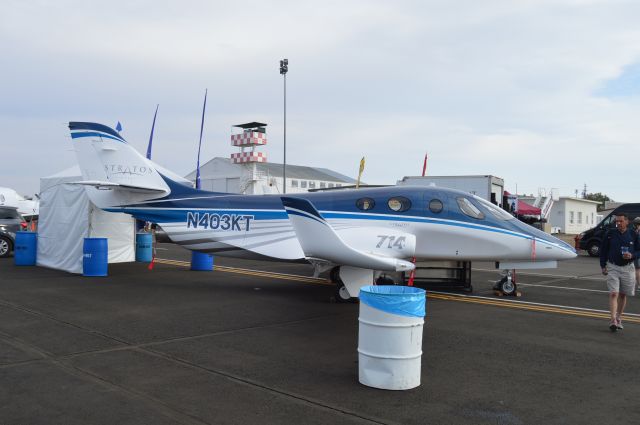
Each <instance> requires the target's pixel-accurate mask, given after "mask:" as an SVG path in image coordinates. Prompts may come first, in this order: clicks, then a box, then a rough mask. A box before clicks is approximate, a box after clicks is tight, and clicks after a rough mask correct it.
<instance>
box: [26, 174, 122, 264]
mask: <svg viewBox="0 0 640 425" xmlns="http://www.w3.org/2000/svg"><path fill="white" fill-rule="evenodd" d="M79 180H82V176H81V174H80V170H79V168H78V167H77V166H76V167H72V168H69V169H67V170H64V171H62V172H60V173H57V174H54V175H52V176H49V177H43V178H41V179H40V220H39V222H38V255H37V260H36V264H37V265H38V266H43V267H50V268H54V269H59V270H65V271H68V272H71V273H82V254H83V252H82V247H83V244H84V238H86V237H101V238H107V239H108V248H109V253H108V258H109V259H108V261H109V263H119V262H127V261H134V260H135V220H134V219H133V218H132V217H130V216H129V215H127V214H120V213H109V212H105V211H102V210H100V209H99V208H97V207H96V206H95V205H93V204H92V203H91V201H90V200H89V197H88V196H87V194H86V192H85V188H84V187H83V186H79V185H74V184H69V183H71V182H75V181H79Z"/></svg>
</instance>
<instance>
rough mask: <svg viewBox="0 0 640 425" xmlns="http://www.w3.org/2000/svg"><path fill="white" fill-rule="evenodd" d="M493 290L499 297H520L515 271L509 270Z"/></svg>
mask: <svg viewBox="0 0 640 425" xmlns="http://www.w3.org/2000/svg"><path fill="white" fill-rule="evenodd" d="M493 290H494V292H495V294H496V295H498V296H500V297H501V296H505V295H506V296H515V297H517V296H520V293H519V292H518V285H517V283H516V274H515V270H513V271H512V270H507V271H506V273H505V275H504V276H503V277H502V278H501V279H500V280H499V281H497V282H496V284H495V285H494V286H493Z"/></svg>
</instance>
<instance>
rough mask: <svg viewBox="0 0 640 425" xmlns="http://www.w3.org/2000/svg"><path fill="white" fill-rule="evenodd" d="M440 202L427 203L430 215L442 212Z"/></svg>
mask: <svg viewBox="0 0 640 425" xmlns="http://www.w3.org/2000/svg"><path fill="white" fill-rule="evenodd" d="M443 207H444V206H443V205H442V201H441V200H440V199H432V200H430V201H429V211H431V212H432V213H435V214H438V213H440V212H442V208H443Z"/></svg>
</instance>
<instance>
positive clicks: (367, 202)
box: [356, 198, 376, 211]
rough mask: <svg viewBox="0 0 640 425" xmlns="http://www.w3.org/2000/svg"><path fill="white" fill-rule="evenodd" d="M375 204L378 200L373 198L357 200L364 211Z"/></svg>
mask: <svg viewBox="0 0 640 425" xmlns="http://www.w3.org/2000/svg"><path fill="white" fill-rule="evenodd" d="M375 205H376V202H375V201H374V200H373V199H371V198H360V199H358V200H357V201H356V207H358V209H361V210H364V211H367V210H370V209H372V208H373V207H374V206H375Z"/></svg>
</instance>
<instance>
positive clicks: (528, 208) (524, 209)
mask: <svg viewBox="0 0 640 425" xmlns="http://www.w3.org/2000/svg"><path fill="white" fill-rule="evenodd" d="M541 212H542V210H541V209H540V208H537V207H534V206H533V205H529V204H527V203H526V202H524V201H521V200H519V199H518V214H520V215H540V213H541Z"/></svg>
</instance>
